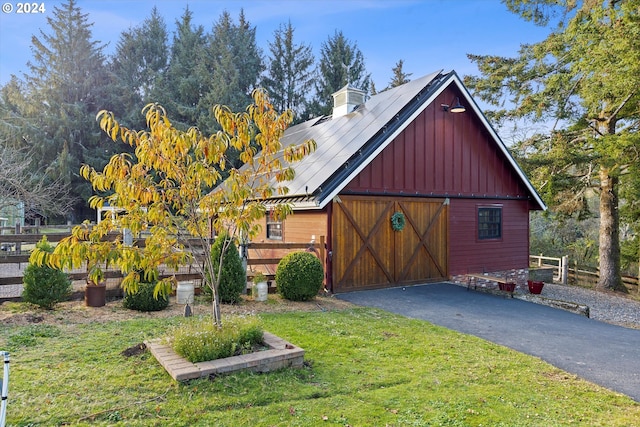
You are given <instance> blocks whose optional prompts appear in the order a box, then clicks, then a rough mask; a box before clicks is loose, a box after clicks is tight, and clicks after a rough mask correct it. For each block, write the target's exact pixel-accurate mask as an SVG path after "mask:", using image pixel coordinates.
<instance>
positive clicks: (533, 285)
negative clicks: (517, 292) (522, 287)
mask: <svg viewBox="0 0 640 427" xmlns="http://www.w3.org/2000/svg"><path fill="white" fill-rule="evenodd" d="M527 285H528V286H529V292H531V293H532V294H540V293H541V292H542V288H543V286H544V282H540V281H538V280H527Z"/></svg>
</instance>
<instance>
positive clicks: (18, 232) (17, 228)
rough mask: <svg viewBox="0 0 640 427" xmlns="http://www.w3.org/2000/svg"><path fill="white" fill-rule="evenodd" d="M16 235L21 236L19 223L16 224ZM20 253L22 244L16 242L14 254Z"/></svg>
mask: <svg viewBox="0 0 640 427" xmlns="http://www.w3.org/2000/svg"><path fill="white" fill-rule="evenodd" d="M16 234H22V230H21V228H20V223H19V222H16ZM21 251H22V243H21V242H16V253H19V252H21Z"/></svg>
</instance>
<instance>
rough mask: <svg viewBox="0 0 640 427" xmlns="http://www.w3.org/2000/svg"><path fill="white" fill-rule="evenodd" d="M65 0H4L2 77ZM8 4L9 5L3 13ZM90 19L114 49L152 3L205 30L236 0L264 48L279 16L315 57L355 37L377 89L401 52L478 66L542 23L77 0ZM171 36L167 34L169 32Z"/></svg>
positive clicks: (437, 65)
mask: <svg viewBox="0 0 640 427" xmlns="http://www.w3.org/2000/svg"><path fill="white" fill-rule="evenodd" d="M3 1H4V0H3ZM64 2H65V1H63V0H45V1H43V2H38V3H39V4H44V7H45V12H44V13H32V14H18V13H16V10H17V7H18V2H14V1H9V2H4V3H3V13H2V14H0V84H5V83H6V82H7V81H8V80H9V78H10V75H11V74H16V75H18V76H21V75H22V74H21V73H23V72H26V71H27V70H28V69H27V66H26V63H27V61H29V60H30V59H31V58H32V53H31V50H30V49H31V37H32V36H33V35H39V34H40V30H44V31H45V32H49V31H50V30H49V27H48V25H47V22H46V18H47V17H50V16H51V15H52V12H53V9H54V7H56V6H59V5H61V4H62V3H64ZM7 4H9V5H10V6H12V7H11V8H12V9H13V10H12V11H11V12H10V13H6V10H5V8H7ZM77 4H78V5H79V6H80V8H81V9H82V11H83V12H84V13H87V14H88V19H89V22H93V23H94V26H93V28H92V30H93V36H94V39H95V40H99V41H101V42H102V43H106V44H107V47H106V49H105V53H106V54H111V53H113V52H114V50H115V45H116V43H117V41H118V38H119V36H120V33H121V32H122V31H123V30H126V29H128V28H130V27H134V26H137V25H139V24H140V23H141V22H142V21H143V20H144V19H145V18H147V17H148V16H149V15H150V12H151V9H152V8H153V6H157V8H158V10H159V12H160V15H162V16H163V18H164V19H165V22H166V24H167V28H168V30H169V33H170V34H172V33H173V30H174V29H175V22H176V20H178V19H179V18H180V16H181V15H182V14H183V12H184V9H185V7H186V6H187V5H188V6H189V9H190V10H191V11H192V12H193V14H194V23H195V24H198V25H200V24H201V25H203V26H204V28H205V30H206V31H210V30H211V28H212V27H213V25H214V23H215V22H216V21H217V20H218V18H219V17H220V14H221V13H222V12H223V11H224V10H227V11H228V12H229V13H230V14H231V16H232V17H233V18H234V19H237V17H238V13H239V11H240V9H241V8H243V9H244V12H245V16H246V18H247V19H248V20H249V22H250V23H251V24H252V25H253V26H255V27H256V32H257V34H256V38H257V42H258V45H259V46H260V47H261V49H262V51H263V54H264V55H265V56H266V55H267V54H268V53H269V51H268V42H269V41H271V40H272V39H273V32H274V30H276V29H277V28H278V27H279V25H280V24H286V23H287V22H288V21H289V20H290V21H291V23H292V25H293V26H294V28H295V39H296V42H297V43H301V42H304V43H305V44H309V45H311V47H312V49H313V51H314V54H315V55H316V57H318V52H319V50H320V47H321V44H322V43H323V42H325V41H326V40H327V38H328V37H329V36H331V35H333V34H334V32H335V31H336V30H340V31H342V32H343V33H344V35H345V36H346V37H347V38H348V39H349V40H350V41H351V42H355V43H357V46H358V48H359V49H360V50H361V51H362V53H363V54H364V58H365V65H366V67H367V70H368V71H369V72H370V73H371V75H372V79H373V81H374V82H375V84H376V87H377V88H378V89H382V88H384V87H385V86H386V85H387V84H388V82H389V81H390V79H391V69H392V68H393V67H394V66H395V64H396V62H397V61H398V60H400V59H402V60H403V61H404V71H405V72H407V73H413V75H412V76H411V78H417V77H420V76H423V75H425V74H428V73H431V72H433V71H436V70H440V69H444V70H447V71H448V70H451V69H454V70H456V71H457V72H458V74H459V75H461V76H462V75H465V74H477V69H476V68H475V65H474V64H472V63H471V62H470V61H469V60H468V59H467V57H466V54H467V53H475V54H497V55H503V56H514V55H516V54H517V52H518V49H519V47H520V45H521V44H523V43H534V42H537V41H540V40H542V39H544V38H545V37H546V35H547V34H548V29H544V28H539V27H536V26H534V25H533V24H531V23H528V22H525V21H523V20H522V19H520V18H519V17H518V16H516V15H514V14H511V13H510V12H508V11H507V9H506V7H505V6H504V5H503V4H502V3H501V2H500V1H498V0H305V1H300V0H269V1H267V0H242V1H238V0H226V1H219V0H189V1H187V0H136V1H131V0H78V1H77ZM170 38H171V36H170Z"/></svg>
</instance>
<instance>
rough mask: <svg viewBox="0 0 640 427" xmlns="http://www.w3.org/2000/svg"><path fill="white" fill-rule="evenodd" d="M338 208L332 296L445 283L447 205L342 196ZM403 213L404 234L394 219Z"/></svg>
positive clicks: (334, 226) (443, 202)
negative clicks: (428, 282)
mask: <svg viewBox="0 0 640 427" xmlns="http://www.w3.org/2000/svg"><path fill="white" fill-rule="evenodd" d="M336 202H337V203H334V207H333V217H332V229H333V245H332V246H333V252H332V265H333V291H334V292H348V291H352V290H358V289H372V288H382V287H390V286H399V285H404V284H412V283H421V282H427V281H434V280H441V279H443V278H446V277H447V276H448V271H447V265H448V264H447V240H448V236H447V225H448V221H447V207H448V202H447V201H446V200H444V199H417V198H402V199H398V198H384V197H359V196H340V197H339V198H337V200H336ZM395 212H402V213H403V214H404V216H405V218H406V221H405V227H404V229H403V230H402V231H394V230H393V229H392V228H391V216H392V215H393V214H394V213H395Z"/></svg>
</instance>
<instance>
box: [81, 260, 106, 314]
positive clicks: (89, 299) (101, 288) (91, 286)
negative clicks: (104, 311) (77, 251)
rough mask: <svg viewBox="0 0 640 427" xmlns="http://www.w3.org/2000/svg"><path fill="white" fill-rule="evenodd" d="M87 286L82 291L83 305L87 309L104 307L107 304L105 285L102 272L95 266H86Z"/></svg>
mask: <svg viewBox="0 0 640 427" xmlns="http://www.w3.org/2000/svg"><path fill="white" fill-rule="evenodd" d="M87 273H88V274H87V286H86V287H85V289H84V303H85V305H86V306H87V307H104V305H105V304H106V303H107V284H106V282H105V281H104V272H103V271H102V269H101V268H99V267H97V266H95V265H94V266H91V267H89V266H87Z"/></svg>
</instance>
